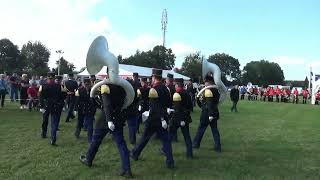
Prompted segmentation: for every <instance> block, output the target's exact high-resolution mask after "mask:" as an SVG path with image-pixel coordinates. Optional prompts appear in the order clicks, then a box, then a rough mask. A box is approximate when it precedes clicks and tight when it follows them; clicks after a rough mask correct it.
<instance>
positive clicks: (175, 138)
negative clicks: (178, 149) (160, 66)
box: [166, 73, 178, 142]
mask: <svg viewBox="0 0 320 180" xmlns="http://www.w3.org/2000/svg"><path fill="white" fill-rule="evenodd" d="M166 86H167V88H168V90H169V92H170V107H169V108H170V109H172V108H173V102H172V98H173V95H174V93H175V92H176V88H175V85H174V84H173V74H170V73H169V74H167V82H166ZM171 118H172V114H169V119H171ZM169 131H170V129H169ZM170 134H171V135H172V137H171V140H172V141H174V142H178V134H177V132H176V131H175V132H170Z"/></svg>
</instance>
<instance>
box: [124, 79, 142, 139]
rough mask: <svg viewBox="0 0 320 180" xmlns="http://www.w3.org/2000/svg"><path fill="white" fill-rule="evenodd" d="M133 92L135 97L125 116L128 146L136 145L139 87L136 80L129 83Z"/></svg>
mask: <svg viewBox="0 0 320 180" xmlns="http://www.w3.org/2000/svg"><path fill="white" fill-rule="evenodd" d="M133 74H134V76H138V74H137V73H133ZM129 82H130V84H131V85H132V87H133V89H134V91H135V97H134V100H133V102H132V104H131V105H130V106H129V107H128V108H127V116H128V129H129V141H130V144H136V134H137V126H138V119H139V111H138V107H139V99H140V93H138V89H139V88H140V87H141V84H140V82H139V81H138V80H137V79H136V80H132V81H129Z"/></svg>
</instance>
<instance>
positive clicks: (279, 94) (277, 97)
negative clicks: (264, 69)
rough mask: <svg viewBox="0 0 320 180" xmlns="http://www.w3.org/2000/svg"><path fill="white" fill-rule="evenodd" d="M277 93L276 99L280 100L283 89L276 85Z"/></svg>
mask: <svg viewBox="0 0 320 180" xmlns="http://www.w3.org/2000/svg"><path fill="white" fill-rule="evenodd" d="M275 95H276V101H277V102H280V96H281V89H280V88H279V87H278V86H277V87H276V90H275Z"/></svg>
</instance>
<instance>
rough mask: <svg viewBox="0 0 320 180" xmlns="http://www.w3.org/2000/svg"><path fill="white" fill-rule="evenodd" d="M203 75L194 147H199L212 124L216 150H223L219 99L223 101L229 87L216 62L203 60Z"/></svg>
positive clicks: (198, 96)
mask: <svg viewBox="0 0 320 180" xmlns="http://www.w3.org/2000/svg"><path fill="white" fill-rule="evenodd" d="M202 63H203V64H202V75H203V77H204V80H205V87H204V88H203V89H202V90H201V91H200V92H199V93H198V95H197V98H198V100H197V102H198V105H199V106H200V107H201V117H200V124H199V127H198V131H197V134H196V136H195V138H194V140H193V148H196V149H198V148H199V147H200V143H201V140H202V137H203V135H204V133H205V130H206V128H207V127H208V126H209V125H210V127H211V132H212V136H213V139H214V142H215V148H214V149H215V151H216V152H221V143H220V133H219V130H218V120H219V118H220V114H219V109H218V105H219V101H220V102H222V101H223V100H224V99H225V97H226V93H227V88H226V87H225V86H224V84H223V82H222V81H221V71H220V68H219V67H218V66H217V65H216V64H212V63H209V62H208V61H207V60H204V61H203V62H202Z"/></svg>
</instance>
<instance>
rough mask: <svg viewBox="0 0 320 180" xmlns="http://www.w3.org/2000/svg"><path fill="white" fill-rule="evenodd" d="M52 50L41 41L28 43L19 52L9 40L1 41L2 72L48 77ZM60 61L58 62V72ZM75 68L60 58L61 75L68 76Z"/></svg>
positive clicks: (0, 62)
mask: <svg viewBox="0 0 320 180" xmlns="http://www.w3.org/2000/svg"><path fill="white" fill-rule="evenodd" d="M50 55H51V52H50V50H49V49H48V48H47V47H46V46H45V45H44V44H43V43H41V42H40V41H35V42H31V41H29V42H27V43H26V44H24V45H23V46H22V48H21V50H19V48H18V46H17V45H15V44H13V43H12V42H11V41H10V40H9V39H1V40H0V72H1V73H2V72H8V73H18V74H22V73H28V74H30V75H46V74H47V72H48V71H50V68H49V66H48V62H49V58H50ZM58 64H59V60H57V61H56V67H55V68H52V69H51V70H52V71H56V69H57V67H58ZM74 69H75V66H74V65H73V64H72V63H70V62H68V61H67V60H65V59H64V58H63V57H61V58H60V73H61V74H67V73H70V72H73V71H74Z"/></svg>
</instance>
